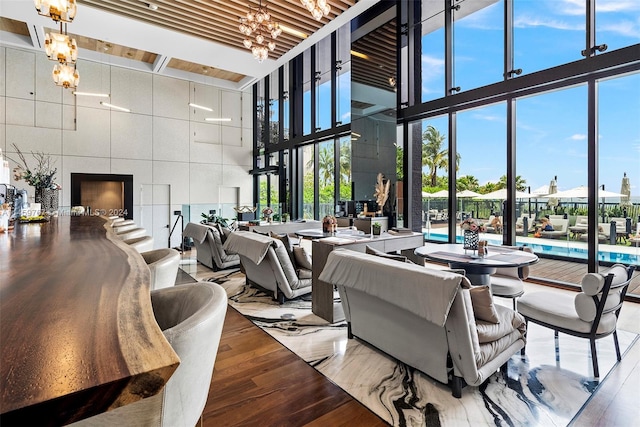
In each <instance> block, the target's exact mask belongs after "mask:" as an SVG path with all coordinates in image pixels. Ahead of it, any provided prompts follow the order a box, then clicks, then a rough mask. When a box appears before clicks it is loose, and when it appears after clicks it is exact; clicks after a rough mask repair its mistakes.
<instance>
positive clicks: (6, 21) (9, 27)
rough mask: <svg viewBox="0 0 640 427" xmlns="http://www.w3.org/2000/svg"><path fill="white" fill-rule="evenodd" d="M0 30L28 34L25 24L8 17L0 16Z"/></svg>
mask: <svg viewBox="0 0 640 427" xmlns="http://www.w3.org/2000/svg"><path fill="white" fill-rule="evenodd" d="M0 31H6V32H8V33H14V34H19V35H21V36H29V29H28V28H27V24H25V23H24V22H20V21H16V20H15V19H10V18H4V17H0Z"/></svg>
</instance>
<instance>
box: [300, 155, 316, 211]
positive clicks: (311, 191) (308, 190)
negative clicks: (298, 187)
mask: <svg viewBox="0 0 640 427" xmlns="http://www.w3.org/2000/svg"><path fill="white" fill-rule="evenodd" d="M299 150H300V151H301V152H302V182H303V185H302V218H303V219H314V206H315V194H316V193H315V174H314V170H315V167H314V164H315V162H314V145H313V144H309V145H305V146H304V147H301V148H299Z"/></svg>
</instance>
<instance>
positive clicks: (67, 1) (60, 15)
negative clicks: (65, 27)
mask: <svg viewBox="0 0 640 427" xmlns="http://www.w3.org/2000/svg"><path fill="white" fill-rule="evenodd" d="M34 3H35V5H36V10H37V11H38V14H40V15H42V16H46V17H48V18H51V19H53V20H54V21H55V22H58V21H64V22H72V21H73V18H75V17H76V0H34Z"/></svg>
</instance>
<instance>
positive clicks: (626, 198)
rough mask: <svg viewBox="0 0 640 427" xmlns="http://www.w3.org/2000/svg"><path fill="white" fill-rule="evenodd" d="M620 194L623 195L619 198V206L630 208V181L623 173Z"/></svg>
mask: <svg viewBox="0 0 640 427" xmlns="http://www.w3.org/2000/svg"><path fill="white" fill-rule="evenodd" d="M620 193H621V194H624V195H623V196H622V197H620V205H622V206H631V181H629V177H628V176H627V173H626V172H625V173H624V176H623V177H622V184H620Z"/></svg>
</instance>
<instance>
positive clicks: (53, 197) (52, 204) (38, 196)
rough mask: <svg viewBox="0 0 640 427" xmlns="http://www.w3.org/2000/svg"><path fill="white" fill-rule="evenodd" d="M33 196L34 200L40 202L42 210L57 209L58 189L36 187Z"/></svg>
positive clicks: (50, 210)
mask: <svg viewBox="0 0 640 427" xmlns="http://www.w3.org/2000/svg"><path fill="white" fill-rule="evenodd" d="M34 196H35V197H34V199H35V202H36V203H40V209H42V211H43V212H54V211H57V210H58V190H52V189H51V188H41V187H36V190H35V194H34Z"/></svg>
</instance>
